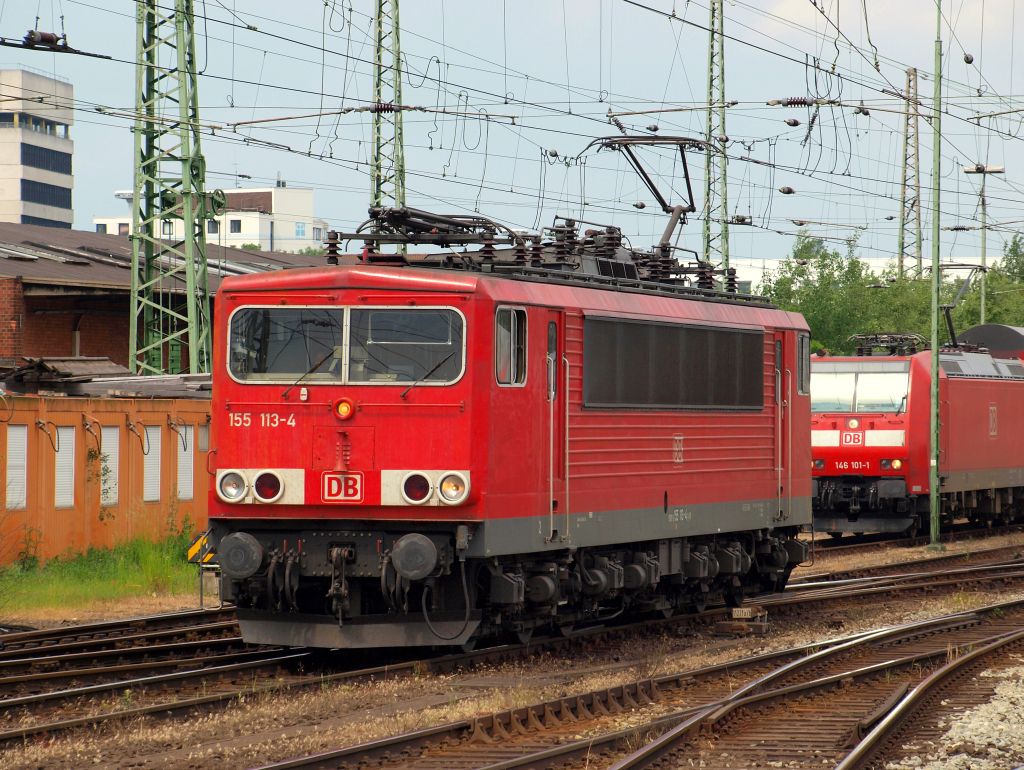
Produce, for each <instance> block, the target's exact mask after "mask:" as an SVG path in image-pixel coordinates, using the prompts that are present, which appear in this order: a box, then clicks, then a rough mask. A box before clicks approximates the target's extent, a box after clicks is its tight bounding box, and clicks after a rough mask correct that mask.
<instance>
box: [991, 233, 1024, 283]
mask: <svg viewBox="0 0 1024 770" xmlns="http://www.w3.org/2000/svg"><path fill="white" fill-rule="evenodd" d="M992 272H993V273H994V272H1000V273H1002V274H1003V275H1005V276H1006V277H1008V278H1009V279H1010V280H1011V281H1015V282H1017V283H1024V239H1022V238H1021V237H1020V234H1019V233H1014V234H1013V237H1012V238H1011V239H1010V242H1009V243H1007V244H1005V245H1004V246H1003V258H1002V260H1001V261H1000V262H999V267H998V268H996V269H995V270H993V271H992ZM990 276H991V273H990Z"/></svg>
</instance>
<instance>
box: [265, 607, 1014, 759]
mask: <svg viewBox="0 0 1024 770" xmlns="http://www.w3.org/2000/svg"><path fill="white" fill-rule="evenodd" d="M1022 624H1024V602H1013V603H1007V604H1004V605H1000V606H998V607H991V608H987V609H986V610H983V611H976V612H969V613H960V614H957V615H951V616H946V617H942V618H938V619H934V620H929V621H924V622H920V623H913V624H906V625H903V626H898V627H894V628H890V629H885V630H882V631H876V632H872V633H867V634H859V635H856V636H854V637H849V638H846V639H843V640H837V641H834V642H830V643H828V644H825V645H810V646H805V647H800V648H794V649H790V650H784V651H781V652H776V653H771V654H769V655H761V656H757V657H753V658H746V659H743V660H739V661H735V662H732V663H729V664H725V665H718V666H712V667H708V668H702V669H697V670H692V671H685V672H680V673H678V674H672V675H668V676H662V677H657V678H654V679H647V680H642V681H636V682H633V683H630V684H626V685H619V686H616V687H612V688H607V689H603V690H596V691H593V692H588V693H582V694H579V695H575V696H573V697H570V698H560V699H557V700H553V701H547V702H544V703H537V704H531V705H529V706H524V707H521V708H517V709H511V710H508V711H504V712H499V713H495V714H491V715H488V716H485V717H479V718H476V719H472V720H464V721H460V722H455V723H450V724H447V725H441V726H439V727H435V728H430V729H426V730H419V731H416V732H414V733H407V734H404V735H400V736H394V737H391V738H385V739H382V740H378V741H373V742H371V743H366V744H360V745H357V746H351V747H347V748H344V749H339V750H337V751H333V752H325V753H322V754H317V755H310V756H306V757H301V758H296V759H291V760H287V761H283V762H277V763H274V764H269V765H265V766H264V767H263V768H262V770H295V769H300V768H301V769H302V770H328V769H334V768H354V767H359V768H409V769H410V770H412V769H414V768H424V769H425V768H431V769H433V770H437V769H439V768H451V769H452V770H458V769H460V768H474V769H478V768H482V769H485V770H512V769H513V768H523V769H525V768H556V767H567V766H568V767H573V766H587V767H606V766H608V764H609V763H611V762H615V761H616V759H618V758H620V757H621V756H622V755H623V754H624V753H625V750H624V747H625V746H627V745H629V743H630V742H631V741H636V740H637V739H638V737H639V736H644V735H648V734H660V737H659V738H658V739H656V740H654V741H652V742H651V743H650V744H648V745H647V746H645V747H644V748H643V749H642V750H641V751H638V752H635V754H633V755H630V756H629V757H627V758H625V759H623V760H621V761H619V763H618V764H616V767H617V768H622V769H623V770H625V768H639V767H656V766H657V767H708V768H712V767H723V768H724V767H729V768H747V767H755V766H757V767H766V766H767V767H770V766H779V767H791V766H799V765H796V764H789V763H792V762H799V761H801V760H803V759H806V760H807V762H806V764H805V765H803V766H808V767H821V766H822V765H823V763H825V762H832V761H833V760H834V761H838V760H840V759H842V757H843V755H844V754H845V749H844V748H843V747H844V746H845V745H846V744H847V743H849V742H850V740H851V739H852V738H853V737H854V736H855V735H856V734H857V732H858V730H863V726H864V723H865V720H870V719H871V718H872V715H873V714H874V713H876V712H878V709H879V706H880V705H883V704H884V703H886V702H888V701H889V700H890V699H891V698H892V697H893V694H894V693H896V692H900V693H902V692H903V691H905V686H906V684H907V683H908V682H914V681H916V679H918V678H920V677H921V676H923V674H922V673H921V672H922V670H923V669H924V668H925V667H927V666H929V665H932V664H935V663H938V664H941V663H944V662H945V660H946V659H947V656H948V655H949V654H951V651H952V652H953V653H956V652H957V651H960V650H966V649H968V648H970V647H972V646H976V645H978V644H984V643H987V642H989V641H991V640H993V639H1002V638H1005V637H1006V636H1007V635H1008V634H1011V633H1014V632H1019V631H1020V629H1021V627H1022ZM832 703H835V704H836V707H835V708H834V709H833V710H832V712H831V713H830V712H829V709H830V706H829V704H832ZM780 712H781V713H780ZM783 713H784V714H785V715H787V716H786V717H785V718H783ZM801 720H803V722H801ZM624 723H625V725H624ZM868 726H870V725H868ZM641 742H642V740H641ZM709 744H710V745H709ZM718 760H721V761H720V762H719V761H718ZM662 762H664V764H662ZM772 762H779V763H781V764H778V765H772V764H769V763H772Z"/></svg>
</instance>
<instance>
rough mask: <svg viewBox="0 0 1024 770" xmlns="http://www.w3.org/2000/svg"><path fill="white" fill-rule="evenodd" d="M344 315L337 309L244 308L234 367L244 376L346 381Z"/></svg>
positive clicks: (234, 332)
mask: <svg viewBox="0 0 1024 770" xmlns="http://www.w3.org/2000/svg"><path fill="white" fill-rule="evenodd" d="M343 328H344V314H343V311H342V310H340V309H335V308H241V309H240V310H238V311H236V312H235V313H234V315H232V316H231V332H230V335H231V341H230V349H229V353H228V367H229V369H230V370H231V373H232V374H233V375H234V376H235V378H236V379H239V380H242V381H261V380H264V381H270V380H288V379H293V380H294V379H296V378H298V377H301V376H302V375H303V374H304V373H305V374H306V376H305V378H304V379H307V380H318V379H329V380H340V379H341V374H342V373H341V351H342V345H343Z"/></svg>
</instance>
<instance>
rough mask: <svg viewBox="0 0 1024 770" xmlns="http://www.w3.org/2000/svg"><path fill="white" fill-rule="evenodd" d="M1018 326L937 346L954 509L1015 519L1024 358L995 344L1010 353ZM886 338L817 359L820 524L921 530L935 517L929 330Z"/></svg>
mask: <svg viewBox="0 0 1024 770" xmlns="http://www.w3.org/2000/svg"><path fill="white" fill-rule="evenodd" d="M1014 331H1015V330H1013V329H1012V328H1010V327H999V326H995V325H992V324H989V325H987V326H984V327H976V328H975V329H971V330H968V331H967V332H965V333H964V334H963V335H961V338H960V340H961V342H966V343H969V344H968V345H967V346H961V347H957V348H948V349H943V350H942V351H941V352H940V353H939V365H940V370H939V378H940V379H939V394H940V396H939V398H940V425H941V431H940V438H939V452H940V455H939V477H940V481H941V484H942V490H941V492H942V511H943V516H944V518H946V519H953V518H970V519H973V520H976V521H979V522H993V521H1008V520H1010V518H1012V517H1014V516H1016V515H1017V513H1018V512H1019V511H1020V503H1021V501H1022V500H1024V442H1022V441H1021V439H1020V437H1021V435H1024V409H1021V406H1020V405H1021V404H1022V403H1024V364H1022V363H1021V361H1020V359H1019V358H996V357H993V355H992V354H991V353H989V352H987V348H988V347H992V348H995V349H997V350H1000V352H1001V355H1004V356H1005V355H1011V354H1012V352H1013V351H1012V350H1011V349H1010V348H1007V345H1011V346H1012V344H1013V343H1012V338H1014V337H1015V335H1014V334H1013V332H1014ZM1016 337H1017V339H1018V342H1024V336H1020V335H1019V334H1018V335H1016ZM1006 340H1010V341H1009V342H1007V341H1006ZM881 341H882V342H883V343H884V348H885V349H884V350H883V354H881V355H878V354H876V355H871V354H870V353H871V344H870V342H868V344H866V345H865V348H864V352H865V353H867V355H860V356H828V357H815V358H814V359H813V361H812V364H811V403H812V411H813V416H812V420H811V428H812V433H811V444H812V452H813V457H814V462H813V476H814V526H815V528H816V529H817V530H819V531H826V532H829V533H833V534H835V535H837V536H838V535H839V534H841V533H843V532H854V533H862V532H907V533H908V534H913V533H916V532H917V531H918V529H919V527H920V526H921V525H922V524H923V523H925V521H926V519H927V515H928V499H929V489H930V486H929V467H930V465H929V463H930V457H931V439H930V435H931V427H930V417H931V392H930V389H931V355H932V354H931V352H930V351H927V350H923V351H920V352H918V351H917V349H916V348H917V346H918V345H920V340H917V341H915V340H912V339H909V338H899V337H898V336H896V335H887V336H886V339H884V340H881ZM876 342H877V340H876ZM1021 347H1024V345H1022V346H1021ZM979 351H980V352H979Z"/></svg>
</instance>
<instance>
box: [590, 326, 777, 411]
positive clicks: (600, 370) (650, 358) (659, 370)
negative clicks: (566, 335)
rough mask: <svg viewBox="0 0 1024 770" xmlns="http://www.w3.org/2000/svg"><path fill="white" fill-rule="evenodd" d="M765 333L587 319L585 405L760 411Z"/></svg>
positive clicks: (762, 403)
mask: <svg viewBox="0 0 1024 770" xmlns="http://www.w3.org/2000/svg"><path fill="white" fill-rule="evenodd" d="M764 368H765V362H764V333H763V332H762V331H760V330H758V331H747V330H741V329H718V328H713V327H708V326H684V325H682V324H667V323H650V322H646V321H620V320H617V319H611V318H587V319H585V320H584V322H583V400H584V403H585V404H586V405H587V406H591V407H634V408H646V409H680V408H682V409H761V408H763V406H764V379H765V371H764Z"/></svg>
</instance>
